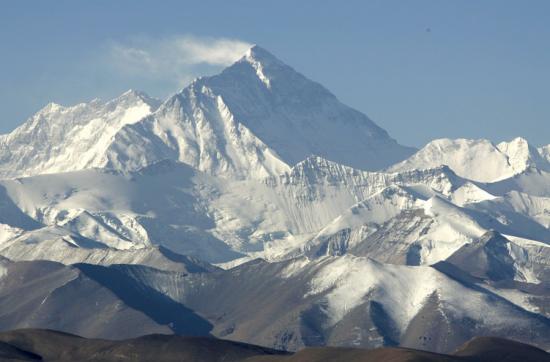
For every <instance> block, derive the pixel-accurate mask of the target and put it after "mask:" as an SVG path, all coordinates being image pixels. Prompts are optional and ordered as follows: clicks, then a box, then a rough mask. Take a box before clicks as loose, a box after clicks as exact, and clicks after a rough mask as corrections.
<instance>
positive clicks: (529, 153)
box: [389, 137, 550, 182]
mask: <svg viewBox="0 0 550 362" xmlns="http://www.w3.org/2000/svg"><path fill="white" fill-rule="evenodd" d="M439 165H447V166H449V167H450V168H451V169H452V170H453V171H454V172H456V173H457V175H459V176H462V177H464V178H467V179H470V180H473V181H480V182H495V181H500V180H503V179H506V178H509V177H512V176H514V175H517V174H519V173H521V172H524V171H526V170H528V169H530V168H535V167H536V168H539V169H541V170H548V169H550V164H549V163H548V161H546V160H545V159H544V158H543V157H541V155H540V153H539V151H538V150H537V149H536V148H534V147H532V146H531V145H529V144H528V143H527V141H526V140H525V139H523V138H519V137H518V138H515V139H514V140H512V141H510V142H502V143H499V144H498V145H495V144H493V143H492V142H491V141H488V140H484V139H480V140H469V139H456V140H451V139H446V138H445V139H438V140H434V141H432V142H430V143H428V144H427V145H426V146H425V147H423V148H422V149H421V150H419V151H418V152H417V153H415V154H414V155H413V156H411V157H410V158H409V159H407V160H405V161H403V162H400V163H398V164H396V165H393V166H391V167H390V168H389V170H390V171H403V170H412V169H422V168H433V167H436V166H439Z"/></svg>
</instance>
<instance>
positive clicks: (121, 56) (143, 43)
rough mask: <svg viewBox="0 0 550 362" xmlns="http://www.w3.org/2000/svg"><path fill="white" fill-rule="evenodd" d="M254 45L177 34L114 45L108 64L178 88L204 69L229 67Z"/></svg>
mask: <svg viewBox="0 0 550 362" xmlns="http://www.w3.org/2000/svg"><path fill="white" fill-rule="evenodd" d="M251 46H252V44H249V43H247V42H245V41H241V40H237V39H226V38H208V37H196V36H191V35H177V36H171V37H168V38H162V39H154V38H141V39H134V40H132V41H127V42H113V43H111V44H110V45H109V47H108V52H107V62H108V64H109V65H110V66H112V67H115V68H116V70H117V71H119V72H123V73H125V74H127V75H129V76H137V77H144V78H149V79H158V80H172V81H173V82H174V83H178V85H182V83H187V82H189V80H190V79H192V78H194V77H196V76H197V75H201V72H200V70H199V68H201V67H214V68H216V67H223V66H227V65H229V64H231V63H233V62H235V61H236V60H238V59H239V58H240V57H242V56H243V55H244V53H245V52H246V50H248V49H249V48H250V47H251Z"/></svg>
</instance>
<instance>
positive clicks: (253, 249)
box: [0, 46, 550, 351]
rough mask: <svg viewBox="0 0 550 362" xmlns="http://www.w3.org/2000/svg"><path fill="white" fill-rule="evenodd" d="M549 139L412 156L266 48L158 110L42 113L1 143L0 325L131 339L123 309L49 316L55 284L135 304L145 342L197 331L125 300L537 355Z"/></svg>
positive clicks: (289, 327) (138, 106)
mask: <svg viewBox="0 0 550 362" xmlns="http://www.w3.org/2000/svg"><path fill="white" fill-rule="evenodd" d="M549 150H550V148H549V147H548V146H546V147H541V148H539V149H536V148H534V147H532V146H531V145H529V143H528V142H527V141H526V140H524V139H522V138H516V139H514V140H512V141H510V142H502V143H500V144H494V143H492V142H490V141H488V140H465V139H458V140H450V139H442V140H435V141H432V142H430V143H429V144H428V145H426V146H425V147H424V148H422V149H421V150H419V151H418V152H416V153H414V154H413V152H414V150H413V149H411V148H408V147H404V146H401V145H399V144H397V143H396V142H395V141H394V140H392V139H391V138H390V137H389V136H388V134H387V133H386V132H385V131H384V130H382V129H381V128H380V127H378V126H377V125H376V124H374V123H373V122H372V121H371V120H369V119H368V118H367V117H366V116H365V115H363V114H361V113H359V112H357V111H355V110H353V109H351V108H349V107H347V106H345V105H343V104H342V103H340V102H339V101H338V100H337V99H336V97H335V96H334V95H332V94H331V93H330V92H329V91H328V90H326V89H325V88H323V87H322V86H321V85H319V84H317V83H315V82H312V81H310V80H308V79H306V78H305V77H304V76H302V75H301V74H299V73H297V72H296V71H294V70H293V69H292V68H290V67H289V66H287V65H285V64H284V63H282V62H281V61H280V60H278V59H277V58H276V57H274V56H273V55H271V54H269V53H268V52H267V51H266V50H264V49H262V48H260V47H257V46H255V47H253V48H251V49H250V50H249V51H248V52H247V53H246V54H245V55H244V56H243V57H242V58H241V59H240V60H238V61H237V62H236V63H234V64H233V65H231V66H229V67H228V68H227V69H225V70H224V71H222V72H221V73H220V74H218V75H215V76H211V77H204V78H199V79H197V80H195V81H194V82H193V83H192V84H190V85H189V86H188V87H186V88H184V89H183V90H182V91H181V92H179V93H177V94H175V95H174V96H172V97H170V98H169V99H168V100H166V101H164V102H163V103H160V102H159V101H156V100H154V99H151V98H149V97H147V96H146V95H145V94H143V93H139V92H135V91H129V92H127V93H125V94H123V95H121V96H120V97H118V98H116V99H114V100H112V101H109V102H100V101H97V100H96V101H92V102H90V103H86V104H80V105H77V106H74V107H62V106H58V105H54V104H50V105H48V106H47V107H45V108H44V109H43V110H41V111H40V112H38V113H37V114H36V115H35V116H33V117H32V118H31V119H29V120H28V121H27V122H26V123H24V124H23V125H22V126H21V127H19V128H17V129H16V130H15V131H14V132H12V133H11V134H9V135H5V136H0V305H1V306H9V308H7V307H6V308H0V329H3V328H8V327H9V328H15V327H19V326H25V327H33V326H35V327H37V326H40V327H47V328H61V329H63V328H65V329H66V330H68V331H71V332H75V333H79V332H82V333H85V334H86V335H87V336H89V337H101V336H112V335H114V334H116V333H117V331H120V330H123V329H126V330H128V328H130V329H131V326H130V325H129V324H125V323H126V322H124V315H125V313H126V312H125V311H124V310H123V311H118V312H117V313H115V314H113V315H114V316H115V317H116V318H120V320H119V319H117V322H116V323H115V324H114V325H113V327H112V328H110V327H109V326H106V325H103V324H102V325H101V326H95V325H94V326H87V327H83V324H82V323H84V322H82V323H81V321H79V319H78V316H77V315H76V314H75V315H74V316H73V317H71V318H73V319H71V320H67V322H66V323H61V322H59V320H63V318H61V317H59V316H60V315H61V314H62V313H63V312H64V311H65V309H64V308H63V305H64V304H63V303H65V299H64V297H63V296H66V298H70V299H71V300H72V299H75V300H86V296H87V295H93V296H94V298H96V297H97V298H100V297H101V296H103V297H105V298H107V300H108V303H106V304H105V305H104V306H100V307H101V308H103V307H104V309H101V308H99V309H97V310H98V311H99V312H101V313H106V311H107V310H111V309H110V308H112V306H114V305H123V306H135V307H136V308H137V309H138V310H137V312H136V311H132V312H131V313H129V314H128V315H129V316H130V317H131V318H137V319H136V320H143V321H144V323H145V324H144V327H143V328H142V329H136V333H145V332H147V331H150V332H159V331H161V332H167V333H171V332H173V333H180V332H182V331H184V330H185V331H188V329H182V328H183V327H181V323H182V319H181V318H180V319H178V318H179V317H178V318H175V319H174V318H173V316H171V315H169V314H167V315H162V316H161V317H162V318H161V317H159V315H157V314H155V313H157V312H155V311H152V310H151V309H150V308H148V307H147V305H146V304H140V303H141V302H139V301H138V302H139V303H138V302H136V301H135V300H132V298H133V297H132V298H130V297H128V295H126V294H125V293H126V292H128V293H130V294H129V295H131V296H135V298H138V299H140V298H147V296H146V294H147V293H152V295H153V298H152V299H151V300H152V303H153V302H154V303H153V304H151V305H155V306H160V307H159V308H162V306H167V307H169V310H171V311H180V312H185V313H184V314H185V315H188V316H192V317H193V318H195V317H197V318H198V319H197V321H198V323H199V324H200V325H201V326H202V327H205V326H206V327H208V328H210V329H208V328H206V327H205V328H206V329H201V333H202V332H204V334H209V333H211V334H213V335H215V336H219V337H227V338H231V339H235V340H239V341H245V342H252V343H258V344H263V345H268V346H273V347H278V348H285V349H296V348H299V347H301V346H304V345H323V344H332V345H359V346H379V345H396V344H400V345H405V346H411V347H416V348H425V349H431V350H436V351H448V350H449V349H452V348H454V347H455V346H458V345H459V344H461V343H463V342H464V341H465V340H466V339H468V338H469V337H472V336H475V335H478V334H493V335H500V336H504V337H508V338H515V339H519V340H528V341H530V342H533V343H537V344H538V345H540V346H542V347H544V348H550V340H548V336H549V335H550V322H549V319H548V318H550V313H549V312H548V305H549V304H548V303H549V300H550V291H549V290H548V288H547V283H548V282H550V151H549ZM407 157H408V158H407ZM380 169H383V170H380ZM258 258H261V259H263V260H262V261H259V260H254V259H258ZM38 260H49V261H52V262H58V263H62V264H65V265H66V266H63V265H59V264H52V263H45V262H43V261H38ZM79 263H86V264H79ZM209 263H213V264H216V265H217V266H214V265H211V264H209ZM70 264H77V265H75V266H70ZM117 264H133V266H129V265H125V266H120V265H118V266H117ZM223 269H229V270H223ZM41 274H44V275H43V278H42V276H41ZM21 278H23V279H24V280H23V279H21ZM32 278H37V280H38V281H43V282H44V285H43V288H42V289H40V290H39V291H37V292H36V293H34V292H33V293H31V292H29V291H30V290H31V289H32V288H33V285H35V284H34V283H35V282H34V281H33V280H32ZM56 278H57V279H56ZM112 278H114V279H116V280H119V281H120V280H124V282H125V283H127V285H128V288H129V289H125V288H122V287H121V285H118V284H116V283H112V282H111V279H112ZM21 280H23V282H21ZM120 288H122V289H120ZM90 293H91V294H90ZM144 293H145V294H144ZM94 300H95V299H93V298H92V299H90V301H94ZM140 300H141V299H140ZM251 300H254V301H255V302H254V303H252V304H253V306H252V307H251V303H249V302H250V301H251ZM244 301H246V302H244ZM86 305H87V306H88V304H86ZM19 306H22V307H21V308H20V307H19ZM92 307H93V305H92V304H90V308H91V309H90V310H92V309H93V308H92ZM146 307H147V308H146ZM26 308H27V309H26ZM94 308H95V307H94ZM35 309H36V310H35ZM153 309H155V308H153ZM70 310H71V311H73V309H70ZM74 310H76V309H74ZM93 310H96V309H93ZM119 312H120V313H119ZM25 313H26V314H25ZM33 313H34V314H33ZM60 313H61V314H60ZM71 313H72V312H71ZM504 315H506V316H508V317H506V318H503V317H502V316H504ZM26 316H29V317H28V318H27V317H26ZM198 316H200V318H199V317H198ZM35 317H36V318H35ZM88 317H89V316H87V317H86V318H84V319H83V320H82V321H88V320H90V318H88ZM158 318H160V320H159V319H158ZM190 318H191V317H190ZM274 320H276V321H278V322H276V323H273V321H274ZM465 320H466V321H468V323H466V324H465V323H464V321H465ZM171 323H172V325H171ZM174 323H175V324H174ZM434 326H435V327H434ZM88 327H89V328H88ZM96 327H97V328H96ZM180 327H181V328H180ZM449 330H450V331H451V332H449ZM130 334H131V333H130ZM432 339H433V342H429V341H430V340H432Z"/></svg>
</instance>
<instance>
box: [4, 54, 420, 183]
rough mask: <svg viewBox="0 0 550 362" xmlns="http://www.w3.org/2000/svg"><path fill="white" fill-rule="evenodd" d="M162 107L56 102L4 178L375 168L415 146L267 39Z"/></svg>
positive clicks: (134, 100)
mask: <svg viewBox="0 0 550 362" xmlns="http://www.w3.org/2000/svg"><path fill="white" fill-rule="evenodd" d="M157 107H158V102H157V101H156V100H153V99H151V98H149V97H147V96H146V95H145V94H143V93H138V92H134V91H129V92H127V93H125V94H123V95H122V96H120V97H119V98H117V99H115V100H112V101H110V102H107V103H102V102H100V101H97V100H96V101H92V102H90V103H84V104H80V105H77V106H75V107H62V106H59V105H56V104H53V103H52V104H49V105H48V106H46V107H45V108H44V109H42V110H41V111H40V112H38V113H37V114H36V115H35V116H33V117H32V118H31V119H29V120H28V121H27V122H26V123H25V124H24V125H23V126H21V127H20V128H18V129H16V130H15V131H14V132H12V133H11V134H8V135H5V136H2V138H0V175H1V176H2V177H3V178H7V177H19V176H29V175H35V174H41V173H54V172H66V171H73V170H80V169H86V168H90V167H110V168H114V169H117V170H124V171H132V170H134V171H135V170H137V169H139V168H142V167H145V166H147V165H149V164H151V163H154V162H157V161H161V160H164V159H174V160H178V161H180V162H184V163H186V164H188V165H191V166H193V167H194V168H196V169H198V170H201V171H205V172H207V173H210V174H214V175H222V176H226V177H238V178H249V177H264V176H269V175H277V174H279V173H282V172H284V171H287V170H288V169H289V168H290V167H291V166H292V165H294V164H295V163H297V162H299V161H301V160H303V159H305V158H306V157H308V156H310V155H313V154H315V155H319V156H322V157H325V158H327V159H330V160H332V161H335V162H339V163H342V164H346V165H350V166H353V167H356V168H360V169H369V170H372V169H381V168H384V167H387V166H389V165H391V164H393V163H395V162H397V161H400V160H402V159H404V158H406V157H408V156H409V155H410V154H412V153H413V151H414V149H412V148H409V147H404V146H401V145H399V144H397V143H396V142H395V141H394V140H393V139H391V138H390V137H389V136H388V134H387V133H386V132H385V131H384V130H383V129H381V128H380V127H378V126H377V125H376V124H375V123H374V122H372V121H371V120H370V119H368V118H367V117H366V116H365V115H363V114H362V113H360V112H358V111H356V110H353V109H351V108H349V107H347V106H345V105H344V104H342V103H340V102H339V101H338V100H337V99H336V97H335V96H334V95H333V94H331V93H330V92H329V91H328V90H326V89H325V88H324V87H322V86H321V85H319V84H318V83H315V82H313V81H310V80H308V79H307V78H305V77H304V76H303V75H301V74H299V73H297V72H296V71H294V70H293V69H292V68H291V67H289V66H287V65H285V64H284V63H283V62H281V61H280V60H278V59H277V58H275V57H274V56H273V55H271V54H270V53H269V52H267V51H266V50H264V49H262V48H260V47H258V46H254V47H252V48H251V49H250V50H249V51H248V52H247V53H246V54H245V55H244V56H243V57H242V58H241V59H240V60H239V61H237V62H236V63H235V64H233V65H232V66H230V67H228V68H227V69H225V70H224V71H223V72H222V73H221V74H219V75H216V76H212V77H204V78H199V79H197V80H195V81H194V82H193V83H192V84H191V85H189V86H188V87H186V88H185V89H183V90H182V91H181V92H180V93H177V94H176V95H174V96H173V97H170V98H169V99H168V100H167V101H166V102H164V103H163V104H162V105H161V106H160V108H159V109H158V110H156V109H157ZM148 115H150V116H148Z"/></svg>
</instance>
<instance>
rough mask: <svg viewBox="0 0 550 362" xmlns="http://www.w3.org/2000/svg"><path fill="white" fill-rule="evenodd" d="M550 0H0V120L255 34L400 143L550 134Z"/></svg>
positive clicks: (223, 55) (211, 66) (180, 66)
mask: <svg viewBox="0 0 550 362" xmlns="http://www.w3.org/2000/svg"><path fill="white" fill-rule="evenodd" d="M549 24H550V1H547V0H540V1H536V0H530V1H521V0H517V1H506V0H494V1H483V0H478V1H477V0H476V1H474V0H454V1H450V0H449V1H446V0H431V1H428V0H426V1H422V0H415V1H407V0H402V1H391V0H380V1H366V0H363V1H297V0H289V1H282V0H277V1H260V0H257V1H236V0H232V1H227V0H225V1H207V0H200V1H159V0H157V1H139V0H116V1H115V0H94V1H84V0H81V1H79V0H70V1H69V0H51V1H50V0H40V1H38V0H36V1H26V0H13V1H10V0H2V1H1V2H0V46H1V51H0V84H1V87H0V133H5V132H8V131H10V130H11V129H13V128H14V127H16V126H17V125H18V124H20V123H22V122H23V121H24V120H25V119H26V118H27V117H28V116H30V115H32V114H33V113H34V112H36V111H37V110H38V109H40V108H41V107H42V106H44V105H45V104H47V103H48V102H50V101H55V102H57V103H61V104H64V105H70V104H74V103H77V102H81V101H87V100H90V99H93V98H96V97H98V98H102V99H109V98H112V97H114V96H116V95H118V94H120V93H122V92H124V91H125V90H127V89H129V88H135V89H139V90H143V91H145V92H146V93H149V94H150V95H152V96H156V97H160V98H164V97H166V96H168V95H170V94H172V93H174V92H176V91H177V90H178V89H180V88H182V87H184V86H185V85H186V83H187V82H189V80H191V79H193V78H194V77H196V76H198V75H203V74H212V73H214V72H217V71H219V70H220V69H222V68H223V67H224V66H225V65H227V64H229V63H231V62H232V61H233V60H234V59H236V58H238V57H239V55H240V53H241V52H243V49H246V47H247V46H248V44H252V43H255V44H259V45H261V46H262V47H264V48H266V49H268V50H269V51H271V52H272V53H273V54H275V55H276V56H277V57H279V58H280V59H282V60H283V61H285V62H286V63H287V64H289V65H291V66H292V67H294V68H295V69H296V70H298V71H299V72H301V73H303V74H305V75H306V76H308V77H310V78H311V79H313V80H316V81H318V82H320V83H322V84H323V85H325V86H326V87H327V88H328V89H329V90H331V91H332V92H333V93H334V94H336V96H337V97H338V98H340V100H342V101H343V102H344V103H346V104H348V105H351V106H353V107H355V108H357V109H359V110H361V111H363V112H364V113H366V114H367V115H369V116H370V117H371V118H372V119H373V120H374V121H375V122H376V123H378V124H379V125H380V126H382V127H383V128H385V129H386V130H388V132H389V133H390V134H391V135H392V136H393V137H394V138H396V139H397V140H398V141H399V142H400V143H403V144H407V145H414V146H421V145H423V144H424V143H426V142H427V141H429V140H431V139H433V138H440V137H451V138H457V137H467V138H489V139H491V140H493V141H501V140H504V139H511V138H513V137H515V136H523V137H526V138H527V139H528V140H530V141H531V142H532V143H534V144H535V145H542V144H548V143H550V25H549Z"/></svg>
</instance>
